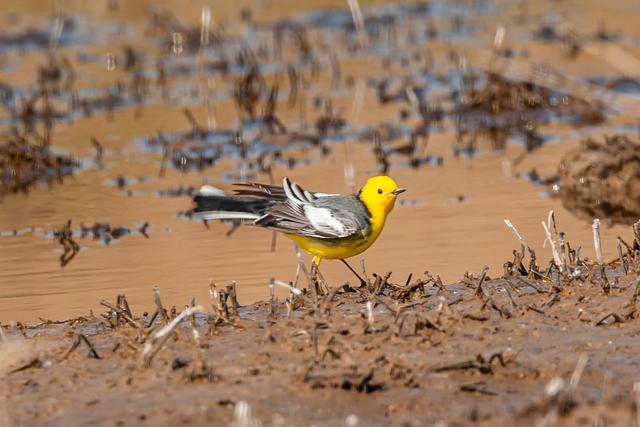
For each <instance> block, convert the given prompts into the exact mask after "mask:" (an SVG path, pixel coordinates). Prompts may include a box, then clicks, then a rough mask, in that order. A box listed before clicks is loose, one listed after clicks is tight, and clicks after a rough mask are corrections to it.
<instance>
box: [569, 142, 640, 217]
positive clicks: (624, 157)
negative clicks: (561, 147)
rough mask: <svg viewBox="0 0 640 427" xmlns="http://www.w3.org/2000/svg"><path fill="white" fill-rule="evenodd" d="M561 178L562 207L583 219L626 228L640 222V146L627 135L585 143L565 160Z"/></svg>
mask: <svg viewBox="0 0 640 427" xmlns="http://www.w3.org/2000/svg"><path fill="white" fill-rule="evenodd" d="M558 178H559V185H560V191H559V194H560V197H561V198H562V202H563V204H564V205H565V207H566V208H567V209H569V210H570V211H571V212H573V213H575V214H576V215H578V216H580V217H583V218H586V219H592V218H606V219H607V220H608V221H611V222H614V223H623V224H632V223H634V222H635V221H637V220H638V219H639V218H640V145H639V144H638V143H636V142H633V141H632V140H631V139H630V138H629V137H628V136H626V135H615V136H612V137H609V138H606V139H605V141H604V143H601V142H597V141H594V140H593V139H591V138H589V139H587V140H585V141H583V142H582V143H581V144H580V146H579V147H578V148H577V149H575V150H573V151H571V152H569V153H567V154H566V155H565V156H564V157H563V159H562V161H561V162H560V166H559V168H558Z"/></svg>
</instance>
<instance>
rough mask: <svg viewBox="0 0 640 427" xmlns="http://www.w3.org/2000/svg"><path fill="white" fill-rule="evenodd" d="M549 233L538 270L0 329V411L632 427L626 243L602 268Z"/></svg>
mask: <svg viewBox="0 0 640 427" xmlns="http://www.w3.org/2000/svg"><path fill="white" fill-rule="evenodd" d="M549 227H550V238H551V240H552V246H553V247H557V251H558V253H557V254H556V255H557V256H558V257H559V259H560V262H559V263H557V264H556V263H555V262H554V261H552V262H550V263H546V262H542V263H540V264H539V262H540V261H539V259H540V258H536V255H535V253H534V251H532V249H531V248H529V247H527V246H526V245H525V244H524V243H523V244H522V246H521V247H520V249H516V250H514V251H513V254H514V257H513V259H512V260H509V261H506V262H505V263H504V272H503V274H501V275H499V277H490V276H489V275H488V274H487V270H486V269H485V270H483V271H480V272H477V273H474V274H471V273H467V274H465V275H464V277H463V279H462V280H461V281H458V282H455V283H451V284H443V282H442V280H441V278H440V277H439V276H437V275H433V274H431V273H429V272H425V273H424V274H423V275H419V276H416V277H412V276H409V277H407V278H396V279H394V275H393V274H392V273H390V272H389V273H386V274H383V275H380V274H371V275H367V274H366V271H365V272H362V273H361V274H362V276H363V277H364V278H363V281H362V282H358V280H351V281H350V282H346V283H344V284H342V285H341V286H331V285H328V284H326V283H324V282H320V283H319V284H318V286H315V285H313V286H312V283H311V282H309V287H308V288H306V287H305V288H302V289H300V288H293V287H291V286H290V285H289V284H286V283H283V282H277V281H273V282H272V284H271V285H270V286H271V295H272V296H271V299H269V300H266V301H264V302H258V303H254V304H250V305H240V304H239V303H238V301H237V298H236V285H235V283H231V284H230V285H228V286H220V285H217V284H215V283H211V284H210V287H209V290H210V299H208V300H207V301H196V300H195V299H193V300H191V301H190V302H188V303H187V304H186V305H185V306H184V308H183V307H180V308H176V307H175V306H174V307H172V308H165V306H164V305H163V303H162V298H161V291H160V288H155V289H154V290H153V292H151V289H150V290H149V299H152V295H153V300H154V301H155V302H154V306H155V309H154V311H153V312H145V313H142V312H140V311H139V310H138V309H137V307H135V306H130V305H129V303H128V301H127V299H126V297H125V296H124V295H118V296H117V297H116V298H115V299H113V300H109V299H103V300H101V301H100V304H101V306H102V307H103V309H106V311H105V312H102V313H100V314H95V315H94V314H93V313H90V314H88V315H85V316H81V317H78V318H73V319H69V320H65V321H50V320H44V319H43V320H42V321H41V322H40V323H38V324H34V325H25V324H21V323H18V324H12V325H3V326H2V342H0V348H1V349H2V355H3V358H2V360H1V362H2V365H0V369H1V370H0V375H2V377H3V387H4V393H5V394H4V395H3V404H4V408H3V409H4V413H3V414H1V415H2V416H4V417H5V419H6V420H8V421H9V423H16V424H20V425H42V424H47V425H75V424H79V423H90V424H92V425H113V424H114V423H115V424H118V425H130V424H138V423H160V424H162V425H234V426H257V425H274V426H278V425H283V426H284V425H287V426H298V425H300V426H303V425H312V424H315V425H326V426H334V425H335V426H343V425H372V426H373V425H381V426H382V425H394V426H395V425H397V426H423V425H451V426H454V425H487V426H489V425H491V426H516V425H517V426H523V425H541V424H544V425H567V426H579V425H585V424H588V425H602V423H604V424H606V425H632V422H633V420H636V419H637V417H638V409H637V405H638V399H640V397H639V396H638V392H637V388H638V383H637V382H635V381H636V370H637V367H636V365H635V362H633V361H634V360H635V359H636V357H635V355H636V354H637V352H638V350H639V349H638V345H637V343H636V340H635V338H634V335H635V334H636V330H637V327H638V318H639V317H640V316H639V312H638V305H637V304H638V296H639V295H640V285H639V284H640V281H639V279H638V276H637V274H636V273H635V272H637V271H638V269H639V268H640V256H639V252H638V250H637V248H638V247H639V246H638V243H637V241H634V240H630V241H633V244H632V246H629V247H627V248H624V249H622V250H621V252H620V254H621V255H620V258H617V259H614V260H612V261H607V262H602V263H600V262H598V261H596V260H589V259H583V258H581V256H580V251H579V250H577V251H576V250H575V249H573V247H574V246H575V247H578V246H577V245H575V244H572V243H573V242H569V241H565V240H564V237H563V233H561V232H560V233H558V232H557V231H554V230H555V228H556V226H555V222H553V221H552V220H551V219H550V223H549ZM542 259H544V258H542ZM274 287H282V288H284V289H285V290H286V291H287V295H288V296H286V297H282V298H278V297H276V296H275V294H274V289H273V288H274ZM9 390H10V393H9ZM114 407H117V408H118V410H117V411H116V412H114Z"/></svg>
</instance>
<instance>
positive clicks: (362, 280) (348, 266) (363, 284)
mask: <svg viewBox="0 0 640 427" xmlns="http://www.w3.org/2000/svg"><path fill="white" fill-rule="evenodd" d="M340 261H342V262H343V263H344V265H346V266H347V268H348V269H349V270H351V272H352V273H353V274H355V275H356V277H357V278H358V280H360V284H361V285H362V286H365V285H366V284H367V282H366V281H365V280H364V279H363V278H362V277H361V276H360V275H359V274H358V273H356V271H355V270H354V269H353V268H351V266H350V265H349V263H348V262H347V261H345V260H344V259H340Z"/></svg>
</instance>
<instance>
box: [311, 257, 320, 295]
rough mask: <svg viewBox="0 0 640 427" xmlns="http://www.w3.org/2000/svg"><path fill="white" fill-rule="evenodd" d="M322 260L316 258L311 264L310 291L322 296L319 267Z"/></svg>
mask: <svg viewBox="0 0 640 427" xmlns="http://www.w3.org/2000/svg"><path fill="white" fill-rule="evenodd" d="M321 260H322V258H320V257H317V256H314V257H313V261H312V262H311V272H310V273H309V290H311V291H314V292H315V294H316V295H320V283H319V282H318V265H319V264H320V261H321Z"/></svg>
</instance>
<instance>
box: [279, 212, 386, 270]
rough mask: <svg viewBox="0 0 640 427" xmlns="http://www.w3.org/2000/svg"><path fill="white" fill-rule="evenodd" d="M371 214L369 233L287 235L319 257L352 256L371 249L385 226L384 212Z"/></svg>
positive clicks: (339, 257)
mask: <svg viewBox="0 0 640 427" xmlns="http://www.w3.org/2000/svg"><path fill="white" fill-rule="evenodd" d="M371 214H372V215H371V218H370V224H371V228H370V231H369V232H368V233H365V232H361V233H355V234H353V235H351V236H349V237H343V238H339V239H319V238H317V237H308V236H301V235H299V234H287V237H289V238H290V239H292V240H294V241H295V242H296V243H297V244H298V246H299V247H300V248H301V249H304V250H305V251H307V252H309V253H311V254H312V255H314V256H316V257H318V258H327V259H343V258H350V257H352V256H356V255H359V254H361V253H362V252H364V251H366V250H367V249H369V247H370V246H371V245H372V244H373V242H375V241H376V239H377V238H378V236H379V235H380V232H382V229H383V228H384V222H385V219H386V214H385V213H384V212H383V213H382V215H380V213H379V212H376V213H374V212H371ZM376 214H377V215H376Z"/></svg>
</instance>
